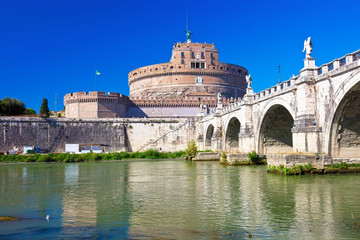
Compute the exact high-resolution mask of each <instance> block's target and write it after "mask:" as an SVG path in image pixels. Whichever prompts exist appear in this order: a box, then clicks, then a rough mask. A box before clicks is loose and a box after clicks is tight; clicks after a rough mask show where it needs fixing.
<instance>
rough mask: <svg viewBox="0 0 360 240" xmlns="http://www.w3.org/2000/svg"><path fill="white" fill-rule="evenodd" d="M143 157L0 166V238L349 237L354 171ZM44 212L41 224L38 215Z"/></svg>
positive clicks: (355, 211) (357, 232)
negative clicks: (274, 170) (291, 170)
mask: <svg viewBox="0 0 360 240" xmlns="http://www.w3.org/2000/svg"><path fill="white" fill-rule="evenodd" d="M265 170H266V168H265V167H264V166H239V167H235V166H232V167H227V166H221V165H219V163H218V162H196V163H193V162H185V161H174V160H166V161H151V162H150V161H143V162H99V163H71V164H58V163H56V164H5V165H1V166H0V181H1V185H0V215H3V216H4V215H10V216H15V217H21V218H22V219H21V220H18V221H13V222H0V239H78V238H82V239H159V238H160V239H222V238H228V239H248V238H249V234H252V238H253V239H356V238H359V237H360V225H359V223H360V203H359V200H360V191H359V190H360V187H359V186H360V184H359V183H360V175H325V176H324V175H321V176H320V175H319V176H287V177H285V176H278V175H273V174H267V173H266V172H265ZM48 214H49V215H50V219H49V221H47V220H46V219H45V217H46V215H48Z"/></svg>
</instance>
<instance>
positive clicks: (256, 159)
mask: <svg viewBox="0 0 360 240" xmlns="http://www.w3.org/2000/svg"><path fill="white" fill-rule="evenodd" d="M248 158H249V160H250V161H251V162H253V163H258V162H260V157H259V155H258V154H257V153H256V152H255V151H252V152H251V153H248Z"/></svg>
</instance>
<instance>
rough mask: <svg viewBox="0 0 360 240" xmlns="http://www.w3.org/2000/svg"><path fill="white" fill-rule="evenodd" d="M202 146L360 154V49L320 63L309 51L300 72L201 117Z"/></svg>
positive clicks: (264, 151)
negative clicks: (317, 64) (325, 62)
mask: <svg viewBox="0 0 360 240" xmlns="http://www.w3.org/2000/svg"><path fill="white" fill-rule="evenodd" d="M198 145H199V147H200V149H203V150H205V149H211V150H218V151H226V152H250V151H253V150H255V151H256V152H258V153H259V154H271V153H323V154H326V155H329V156H332V157H337V158H360V50H358V51H356V52H353V53H350V54H347V55H345V56H343V57H341V58H338V59H335V60H333V61H332V62H330V63H327V64H324V65H322V66H320V67H317V66H316V65H315V59H314V58H312V57H310V55H309V56H307V57H306V59H305V60H304V68H303V69H301V70H300V72H299V75H297V76H293V77H292V78H291V79H289V80H288V81H285V82H282V83H279V84H277V85H276V86H273V87H271V88H269V89H266V90H264V91H262V92H259V93H254V92H253V90H252V88H251V87H248V88H247V92H246V95H245V96H244V97H243V99H242V100H241V101H238V102H235V103H233V104H230V105H229V106H226V107H222V105H221V104H218V106H217V109H216V112H215V113H212V114H209V115H207V116H204V117H202V118H201V119H200V133H199V137H198Z"/></svg>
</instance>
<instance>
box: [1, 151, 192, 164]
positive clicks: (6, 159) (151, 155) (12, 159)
mask: <svg viewBox="0 0 360 240" xmlns="http://www.w3.org/2000/svg"><path fill="white" fill-rule="evenodd" d="M184 157H185V152H184V151H178V152H171V153H170V152H159V151H157V150H154V149H149V150H146V151H144V152H115V153H86V154H70V153H58V154H55V153H49V154H26V155H0V163H21V162H25V163H28V162H89V161H116V160H134V161H136V160H145V159H153V160H154V159H179V158H184Z"/></svg>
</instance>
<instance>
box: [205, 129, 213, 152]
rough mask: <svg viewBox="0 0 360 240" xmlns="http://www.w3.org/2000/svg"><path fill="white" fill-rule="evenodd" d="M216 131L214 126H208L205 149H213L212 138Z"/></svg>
mask: <svg viewBox="0 0 360 240" xmlns="http://www.w3.org/2000/svg"><path fill="white" fill-rule="evenodd" d="M214 129H215V128H214V125H212V124H209V125H208V127H207V130H206V135H205V149H211V138H212V136H213V134H214Z"/></svg>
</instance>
